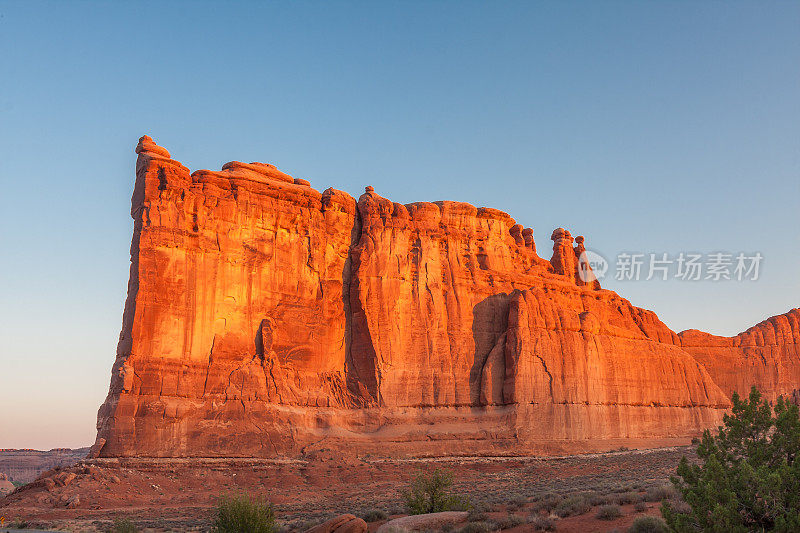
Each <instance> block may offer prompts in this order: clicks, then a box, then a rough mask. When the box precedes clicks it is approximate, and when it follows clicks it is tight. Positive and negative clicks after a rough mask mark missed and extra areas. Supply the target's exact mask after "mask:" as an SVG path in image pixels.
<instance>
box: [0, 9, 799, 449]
mask: <svg viewBox="0 0 800 533" xmlns="http://www.w3.org/2000/svg"><path fill="white" fill-rule="evenodd" d="M798 28H800V3H797V2H752V3H749V2H519V3H508V2H492V3H488V2H285V3H280V4H277V3H275V4H267V3H261V2H258V3H256V2H253V3H230V2H219V3H212V2H205V3H202V2H199V3H188V2H187V3H182V2H167V3H146V2H136V3H133V2H129V3H124V2H119V3H116V2H76V3H66V2H52V3H42V2H7V1H0V79H2V80H3V81H2V85H0V87H2V90H0V146H2V149H0V186H2V191H3V194H2V196H0V198H1V201H2V205H1V208H0V227H2V230H0V246H1V247H2V248H1V249H2V250H3V254H2V256H3V258H2V261H0V279H2V280H3V288H2V291H1V292H0V302H2V304H1V305H0V343H1V344H0V346H1V348H0V383H2V386H1V387H0V391H2V393H1V394H2V395H3V402H2V407H0V428H2V430H0V448H2V447H35V448H50V447H55V446H80V445H88V444H91V442H92V441H93V439H94V423H95V415H96V410H97V407H98V406H99V404H100V403H101V402H102V400H103V398H104V396H105V394H106V392H107V388H108V382H109V376H110V369H111V365H112V363H113V360H114V353H115V348H116V342H117V338H118V335H119V329H120V325H121V315H122V307H123V303H124V298H125V292H126V284H127V277H128V264H129V255H128V252H129V246H130V236H131V230H132V221H131V219H130V216H129V214H128V211H129V207H130V194H131V190H132V186H133V179H134V162H135V154H134V153H133V148H134V146H135V144H136V141H137V139H138V137H139V136H141V135H142V134H145V133H147V134H150V135H151V136H153V137H154V139H155V140H156V141H157V142H158V143H159V144H161V145H163V146H165V147H166V148H167V149H169V150H170V151H171V152H172V155H173V157H175V158H176V159H178V160H180V161H181V162H183V163H184V164H186V165H187V166H188V167H189V168H191V169H199V168H211V169H218V168H220V166H221V165H222V164H223V163H225V162H227V161H230V160H243V161H264V162H271V163H274V164H276V165H278V167H279V168H281V169H282V170H284V171H286V172H288V173H290V174H292V175H294V176H296V177H306V178H309V179H310V180H311V182H312V185H313V186H315V187H316V188H318V189H320V190H323V189H325V188H327V187H328V186H333V187H336V188H339V189H343V190H346V191H348V192H350V193H351V194H354V195H358V194H360V192H361V191H363V187H364V185H367V184H370V185H373V186H374V187H375V189H376V191H377V192H378V193H380V194H382V195H383V196H386V197H388V198H391V199H392V200H394V201H399V202H412V201H433V200H441V199H450V200H460V201H466V202H471V203H474V204H476V205H486V206H491V207H495V208H499V209H502V210H504V211H507V212H508V213H510V214H511V215H512V216H513V217H514V218H516V219H517V221H518V222H520V223H522V224H524V225H526V226H530V227H532V228H534V235H535V237H536V242H537V245H538V248H539V250H540V252H541V254H542V255H543V256H546V257H548V258H549V253H548V252H549V249H550V247H551V242H550V240H549V236H550V233H551V232H552V230H553V229H554V228H555V227H558V226H564V227H566V228H568V229H570V230H571V231H572V232H573V234H575V235H578V234H582V235H585V236H586V238H587V245H588V246H589V247H590V248H592V249H594V250H597V251H599V252H601V253H603V254H604V255H605V256H606V257H610V258H612V259H613V257H614V256H615V255H616V254H617V253H619V252H620V251H639V252H642V253H649V252H656V253H662V252H666V253H669V254H671V255H674V254H677V253H679V252H682V251H696V252H701V253H712V252H716V251H727V252H731V253H736V252H739V251H744V252H748V253H750V252H756V251H758V252H760V253H761V254H762V255H763V256H764V260H763V263H762V265H761V267H762V268H761V276H760V279H759V280H758V281H754V282H733V281H731V282H719V283H713V282H710V281H699V282H688V281H675V280H672V281H667V282H664V281H639V282H634V281H626V282H623V281H616V280H614V279H613V276H612V277H611V279H608V278H607V279H606V280H604V286H606V287H607V288H611V289H614V290H617V291H618V292H620V293H621V294H622V295H623V296H625V297H626V298H628V299H630V300H631V302H632V303H634V304H635V305H639V306H642V307H646V308H648V309H652V310H654V311H656V312H657V313H658V314H659V316H660V317H661V318H662V320H664V321H665V322H666V323H667V325H669V326H670V327H672V328H673V329H675V330H676V331H680V330H682V329H686V328H689V327H696V328H699V329H704V330H707V331H710V332H713V333H718V334H735V333H737V332H739V331H741V330H743V329H746V328H747V327H749V326H751V325H753V324H755V323H757V322H759V321H760V320H762V319H764V318H766V317H768V316H771V315H775V314H779V313H783V312H786V311H787V310H789V309H790V308H793V307H797V306H800V279H799V278H798V274H800V269H798V264H800V230H798V212H800V31H798ZM612 268H613V267H612Z"/></svg>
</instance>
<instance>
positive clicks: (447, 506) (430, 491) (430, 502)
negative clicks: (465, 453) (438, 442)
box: [404, 468, 470, 515]
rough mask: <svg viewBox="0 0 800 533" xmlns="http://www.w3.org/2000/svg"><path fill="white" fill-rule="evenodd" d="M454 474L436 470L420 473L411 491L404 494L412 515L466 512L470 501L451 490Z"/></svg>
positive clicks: (412, 484)
mask: <svg viewBox="0 0 800 533" xmlns="http://www.w3.org/2000/svg"><path fill="white" fill-rule="evenodd" d="M452 486H453V473H452V472H450V471H448V470H444V469H440V468H436V469H434V470H429V471H423V472H419V473H418V474H417V476H416V477H415V478H414V480H413V481H412V482H411V490H409V491H408V492H406V493H405V494H404V496H405V500H406V505H408V511H409V513H410V514H412V515H413V514H427V513H440V512H442V511H466V510H467V509H469V508H470V503H469V501H468V500H467V499H466V498H465V497H463V496H460V495H458V494H454V493H453V492H452V491H451V490H450V489H451V487H452Z"/></svg>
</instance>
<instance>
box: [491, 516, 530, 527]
mask: <svg viewBox="0 0 800 533" xmlns="http://www.w3.org/2000/svg"><path fill="white" fill-rule="evenodd" d="M493 522H494V523H495V524H497V529H511V528H512V527H517V526H518V525H520V524H524V523H525V520H524V519H523V518H522V517H521V516H519V515H515V514H510V515H508V516H504V517H502V518H496V519H495V520H493Z"/></svg>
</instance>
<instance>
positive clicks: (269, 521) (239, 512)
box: [212, 494, 278, 533]
mask: <svg viewBox="0 0 800 533" xmlns="http://www.w3.org/2000/svg"><path fill="white" fill-rule="evenodd" d="M277 530H278V527H277V525H276V524H275V512H274V511H273V510H272V506H271V505H270V504H269V503H267V502H265V501H263V500H260V499H253V498H251V497H250V496H249V495H247V494H235V495H225V496H222V497H220V499H219V506H218V507H217V516H216V518H215V519H214V523H213V525H212V531H214V532H215V533H275V532H276V531H277Z"/></svg>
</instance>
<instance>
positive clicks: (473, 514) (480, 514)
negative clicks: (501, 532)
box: [467, 508, 489, 522]
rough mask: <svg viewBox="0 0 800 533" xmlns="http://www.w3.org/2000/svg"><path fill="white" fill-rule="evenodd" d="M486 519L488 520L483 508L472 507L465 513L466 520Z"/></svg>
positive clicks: (478, 520)
mask: <svg viewBox="0 0 800 533" xmlns="http://www.w3.org/2000/svg"><path fill="white" fill-rule="evenodd" d="M486 520H489V517H488V516H486V512H485V511H484V510H483V509H476V508H472V509H470V510H469V514H467V522H485V521H486Z"/></svg>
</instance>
